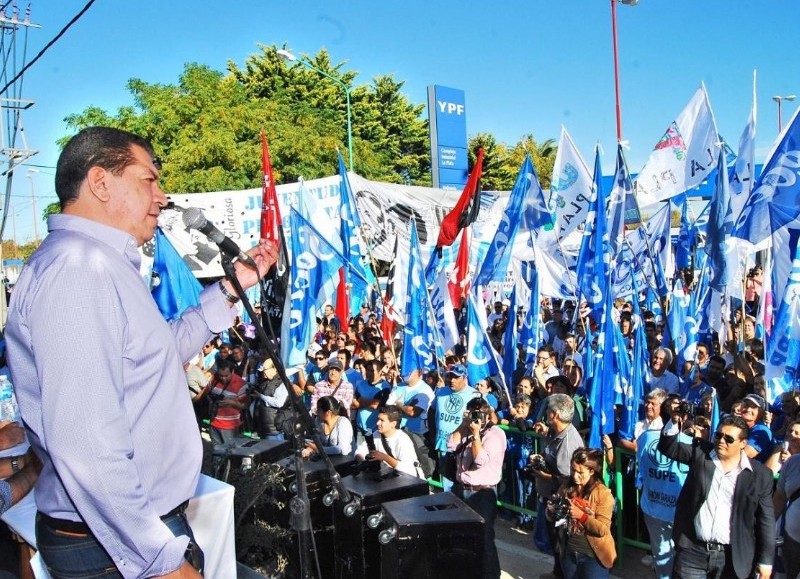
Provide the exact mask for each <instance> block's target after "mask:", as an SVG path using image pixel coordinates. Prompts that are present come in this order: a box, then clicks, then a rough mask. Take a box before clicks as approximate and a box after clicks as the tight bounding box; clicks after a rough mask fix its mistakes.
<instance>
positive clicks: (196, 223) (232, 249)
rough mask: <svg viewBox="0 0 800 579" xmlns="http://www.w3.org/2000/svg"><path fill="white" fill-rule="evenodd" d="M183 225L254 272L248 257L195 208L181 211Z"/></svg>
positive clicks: (255, 267)
mask: <svg viewBox="0 0 800 579" xmlns="http://www.w3.org/2000/svg"><path fill="white" fill-rule="evenodd" d="M183 224H184V225H185V226H186V229H196V230H197V231H199V232H200V233H202V234H203V235H205V236H206V237H208V238H209V239H210V240H211V241H213V242H214V243H216V244H217V246H218V247H219V250H220V251H221V252H222V253H224V254H225V255H227V256H228V257H230V258H234V259H238V260H239V261H241V262H243V263H245V264H246V265H248V266H249V267H252V268H253V269H255V270H256V271H257V270H258V267H257V266H256V262H254V261H253V258H251V257H250V256H249V255H247V254H246V253H245V252H244V251H242V250H241V249H240V248H239V246H238V245H236V242H235V241H233V240H232V239H231V238H230V237H228V236H227V235H225V234H224V233H222V232H221V231H220V230H219V229H217V228H216V227H215V226H214V224H213V223H210V222H209V221H208V219H206V216H205V215H203V212H202V211H201V210H200V209H198V208H197V207H187V208H186V209H184V210H183Z"/></svg>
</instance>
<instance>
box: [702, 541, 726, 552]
mask: <svg viewBox="0 0 800 579" xmlns="http://www.w3.org/2000/svg"><path fill="white" fill-rule="evenodd" d="M697 545H698V546H699V547H700V548H701V549H705V550H706V551H724V550H725V547H727V546H728V545H725V544H723V543H714V542H713V541H704V542H699V543H697Z"/></svg>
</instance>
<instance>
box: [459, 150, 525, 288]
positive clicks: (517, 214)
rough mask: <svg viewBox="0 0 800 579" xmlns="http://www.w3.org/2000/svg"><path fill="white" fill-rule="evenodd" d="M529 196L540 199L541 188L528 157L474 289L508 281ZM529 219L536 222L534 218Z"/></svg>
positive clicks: (474, 283)
mask: <svg viewBox="0 0 800 579" xmlns="http://www.w3.org/2000/svg"><path fill="white" fill-rule="evenodd" d="M529 195H539V196H541V187H540V186H539V179H538V178H537V177H536V172H535V171H534V169H533V163H532V162H531V158H530V156H528V155H525V160H524V161H523V163H522V167H520V170H519V173H518V174H517V180H516V182H515V183H514V188H513V189H512V190H511V196H510V197H509V199H508V205H507V206H506V210H505V211H504V213H503V218H502V220H501V221H500V225H498V227H497V231H496V232H495V234H494V238H493V239H492V243H491V244H490V245H489V250H488V252H487V253H486V257H484V259H483V263H482V264H481V268H480V270H479V272H478V273H477V275H476V276H475V279H474V281H473V283H472V286H473V287H478V286H484V287H487V286H488V285H489V283H490V282H492V281H498V282H502V281H505V277H506V272H507V271H508V264H509V261H510V259H511V249H512V247H513V245H514V238H515V237H516V235H517V231H518V230H519V227H520V224H521V223H522V216H523V212H524V210H525V207H526V205H525V203H526V199H527V198H528V196H529ZM530 218H531V219H532V220H534V221H535V217H534V216H533V215H531V216H530Z"/></svg>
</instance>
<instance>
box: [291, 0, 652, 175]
mask: <svg viewBox="0 0 800 579" xmlns="http://www.w3.org/2000/svg"><path fill="white" fill-rule="evenodd" d="M637 1H638V0H637ZM277 53H278V56H280V57H281V58H282V59H284V60H286V61H289V62H295V61H297V62H299V63H301V64H302V65H304V66H305V67H306V68H310V69H311V70H313V71H316V72H318V73H319V74H321V75H322V76H324V77H325V78H328V79H330V80H332V81H333V82H335V83H336V84H338V85H339V86H340V87H341V88H342V90H343V91H344V97H345V100H346V102H347V153H348V155H349V156H350V166H349V169H350V170H351V171H352V170H353V125H352V122H351V120H350V89H349V88H347V85H346V84H344V83H343V82H342V81H341V80H339V79H338V78H336V77H334V76H331V75H330V74H328V73H327V72H325V71H324V70H320V69H319V68H317V67H316V66H314V65H313V64H311V63H310V62H308V61H307V60H303V59H302V58H297V57H296V56H295V55H294V54H292V53H291V52H289V51H288V50H284V49H282V48H280V49H278V51H277Z"/></svg>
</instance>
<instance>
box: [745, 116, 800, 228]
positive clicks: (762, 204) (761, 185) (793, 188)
mask: <svg viewBox="0 0 800 579" xmlns="http://www.w3.org/2000/svg"><path fill="white" fill-rule="evenodd" d="M798 112H800V109H798V111H796V112H795V113H794V116H792V120H791V121H789V124H788V125H787V126H786V128H785V129H784V132H783V136H782V137H781V141H780V143H779V144H778V146H777V147H775V149H774V150H773V151H772V154H771V156H770V158H769V159H768V160H767V162H766V163H765V164H764V169H763V170H762V172H761V175H760V176H759V177H758V179H757V180H756V182H755V185H753V190H752V191H751V192H750V196H749V197H748V198H747V201H745V203H744V207H742V212H741V213H740V214H739V218H738V219H737V220H736V224H735V225H734V228H733V234H732V235H733V236H734V237H739V238H741V239H746V240H748V241H749V242H750V243H753V244H759V243H761V242H762V241H764V240H766V239H767V238H768V237H769V236H770V235H772V234H774V233H775V231H776V230H778V229H781V228H783V227H786V226H788V225H789V224H790V223H794V222H796V221H797V220H798V218H800V179H797V176H796V170H797V151H798V150H800V118H799V117H798ZM772 208H780V209H781V211H780V212H779V213H774V212H772V211H770V209H772Z"/></svg>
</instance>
